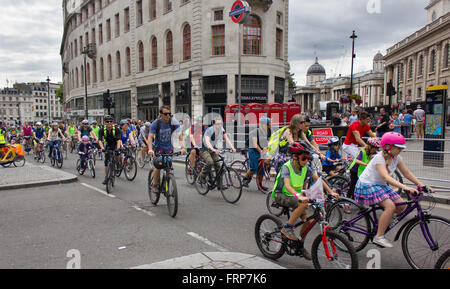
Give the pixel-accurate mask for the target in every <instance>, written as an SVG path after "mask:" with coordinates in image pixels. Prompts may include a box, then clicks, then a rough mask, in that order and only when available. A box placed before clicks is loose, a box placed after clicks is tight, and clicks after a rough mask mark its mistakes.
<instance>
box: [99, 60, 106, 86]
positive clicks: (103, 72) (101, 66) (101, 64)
mask: <svg viewBox="0 0 450 289" xmlns="http://www.w3.org/2000/svg"><path fill="white" fill-rule="evenodd" d="M100 81H101V82H103V81H105V63H104V61H103V57H100Z"/></svg>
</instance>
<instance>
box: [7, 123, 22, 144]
mask: <svg viewBox="0 0 450 289" xmlns="http://www.w3.org/2000/svg"><path fill="white" fill-rule="evenodd" d="M8 134H9V140H10V141H11V140H13V139H15V138H17V137H18V136H19V135H20V130H18V129H16V126H15V125H12V126H11V128H10V130H9V132H8Z"/></svg>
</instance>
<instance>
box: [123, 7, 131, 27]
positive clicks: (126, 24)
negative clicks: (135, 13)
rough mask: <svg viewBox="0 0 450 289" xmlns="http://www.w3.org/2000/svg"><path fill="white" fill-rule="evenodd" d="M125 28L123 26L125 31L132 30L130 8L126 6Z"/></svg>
mask: <svg viewBox="0 0 450 289" xmlns="http://www.w3.org/2000/svg"><path fill="white" fill-rule="evenodd" d="M123 14H124V18H125V19H124V28H123V30H124V31H125V32H128V31H130V8H128V7H127V8H125V10H124V13H123Z"/></svg>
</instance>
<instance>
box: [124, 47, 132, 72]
mask: <svg viewBox="0 0 450 289" xmlns="http://www.w3.org/2000/svg"><path fill="white" fill-rule="evenodd" d="M125 53H126V55H127V56H126V57H127V67H126V69H127V71H126V73H127V75H130V74H131V50H130V47H127V48H126V49H125Z"/></svg>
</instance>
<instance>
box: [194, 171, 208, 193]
mask: <svg viewBox="0 0 450 289" xmlns="http://www.w3.org/2000/svg"><path fill="white" fill-rule="evenodd" d="M206 178H207V179H211V177H210V176H207V177H206ZM194 185H195V189H196V190H197V192H198V193H199V194H200V195H202V196H206V194H207V193H208V192H209V189H210V187H209V185H208V181H206V182H205V183H201V182H200V174H199V175H198V176H197V177H196V180H195V182H194Z"/></svg>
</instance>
